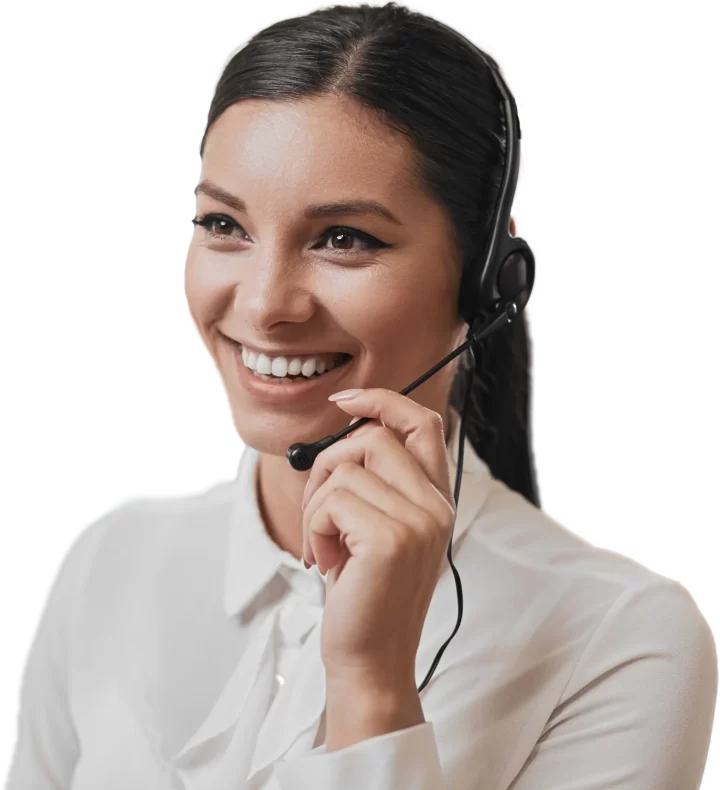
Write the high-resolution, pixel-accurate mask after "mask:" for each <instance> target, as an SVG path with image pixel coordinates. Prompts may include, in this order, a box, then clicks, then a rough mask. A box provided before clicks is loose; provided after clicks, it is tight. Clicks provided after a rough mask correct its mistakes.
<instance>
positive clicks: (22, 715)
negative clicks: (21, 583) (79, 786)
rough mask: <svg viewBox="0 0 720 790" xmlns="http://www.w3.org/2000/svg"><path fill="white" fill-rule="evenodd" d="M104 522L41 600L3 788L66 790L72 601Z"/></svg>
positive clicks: (72, 744)
mask: <svg viewBox="0 0 720 790" xmlns="http://www.w3.org/2000/svg"><path fill="white" fill-rule="evenodd" d="M104 522H105V519H101V520H99V521H97V522H94V523H93V524H91V525H90V526H88V527H86V529H85V530H83V531H82V532H81V533H80V535H79V536H78V537H77V538H76V539H75V542H74V543H73V544H72V546H71V547H70V549H69V550H68V552H67V553H66V555H65V558H64V559H63V561H62V563H61V565H60V568H59V570H58V572H57V573H56V575H55V579H54V581H53V583H52V585H51V588H50V592H49V594H48V596H47V598H46V601H45V607H44V609H43V611H42V614H41V617H40V621H39V624H38V626H37V628H36V630H35V635H34V638H33V641H32V644H31V646H30V650H29V654H28V658H27V661H26V664H25V669H24V673H23V677H22V683H21V689H20V709H19V714H18V718H17V739H16V744H15V750H14V753H13V758H12V761H11V765H10V773H9V776H8V781H7V785H6V790H28V788H32V789H33V790H67V788H69V787H70V786H71V782H72V775H73V772H74V769H75V763H76V761H77V759H78V754H79V748H78V741H77V737H76V733H75V728H74V726H73V721H72V716H71V714H70V708H69V704H68V698H69V694H68V679H69V670H70V648H71V635H72V626H73V617H74V614H75V612H76V607H75V603H76V601H77V596H78V592H79V590H80V588H81V585H82V583H83V581H84V579H85V576H86V573H87V569H88V567H89V565H90V562H91V558H92V555H93V553H94V549H95V546H96V543H97V541H98V539H99V537H100V531H101V528H102V527H103V525H104Z"/></svg>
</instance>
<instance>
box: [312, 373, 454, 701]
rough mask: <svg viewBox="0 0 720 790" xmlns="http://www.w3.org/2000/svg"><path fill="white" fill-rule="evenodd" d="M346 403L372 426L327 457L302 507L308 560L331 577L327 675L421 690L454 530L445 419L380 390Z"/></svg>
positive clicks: (322, 456) (326, 619)
mask: <svg viewBox="0 0 720 790" xmlns="http://www.w3.org/2000/svg"><path fill="white" fill-rule="evenodd" d="M337 405H338V406H339V407H340V408H341V409H343V410H344V411H346V412H348V413H349V414H352V415H353V416H354V417H357V418H360V417H369V418H371V421H370V422H369V423H367V424H366V425H363V426H362V427H361V428H358V429H357V430H356V431H355V432H353V433H352V434H350V435H348V436H347V437H346V438H345V439H343V440H341V441H339V442H337V443H335V444H334V445H332V446H331V447H329V448H328V449H327V450H323V452H322V453H320V455H318V457H317V459H316V461H315V464H314V465H313V467H312V470H311V472H310V476H309V478H308V484H307V487H306V490H305V497H304V500H303V507H304V513H303V554H304V556H305V558H306V560H307V561H308V562H309V563H310V564H314V563H315V562H316V561H317V564H318V568H319V570H320V572H321V573H325V572H326V571H328V577H327V590H326V602H325V613H324V618H323V626H322V628H323V631H322V657H323V662H324V664H325V668H326V673H327V676H328V680H329V681H331V680H337V681H338V684H339V685H342V684H343V683H346V681H348V679H351V678H352V679H358V678H362V679H365V678H369V679H371V682H370V684H368V685H377V684H378V683H380V684H382V685H383V686H384V687H386V688H391V687H393V685H397V684H400V685H401V686H402V687H403V688H404V689H405V688H407V687H408V679H409V680H410V682H411V683H412V684H413V687H414V678H415V657H416V654H417V649H418V645H419V643H420V636H421V634H422V627H423V623H424V622H425V616H426V614H427V610H428V608H429V606H430V601H431V599H432V595H433V592H434V590H435V586H436V583H437V579H438V574H439V570H440V567H441V564H442V562H443V560H444V557H445V555H446V552H447V546H448V543H449V541H450V537H451V534H452V528H453V524H454V522H455V506H454V500H453V496H452V493H451V484H450V471H449V466H448V457H447V450H446V446H445V438H444V434H443V423H442V418H441V416H440V415H439V414H438V413H436V412H433V411H431V410H429V409H427V408H425V407H424V406H421V405H420V404H418V403H415V402H414V401H412V400H410V399H409V398H407V397H406V396H404V395H400V394H399V393H396V392H392V391H390V390H386V389H379V388H375V389H366V390H362V391H361V392H360V394H358V395H356V396H355V397H354V398H351V399H349V400H339V401H337ZM346 685H347V683H346Z"/></svg>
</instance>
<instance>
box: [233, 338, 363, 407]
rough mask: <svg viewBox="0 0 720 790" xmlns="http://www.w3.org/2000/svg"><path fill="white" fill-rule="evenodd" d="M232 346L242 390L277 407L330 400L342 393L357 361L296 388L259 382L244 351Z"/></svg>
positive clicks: (271, 382) (352, 358) (289, 385)
mask: <svg viewBox="0 0 720 790" xmlns="http://www.w3.org/2000/svg"><path fill="white" fill-rule="evenodd" d="M232 346H233V348H232V352H233V356H234V358H235V364H236V365H237V368H238V378H239V380H240V384H241V385H242V387H243V388H244V389H245V390H246V391H247V392H249V393H250V394H251V395H252V396H253V397H254V398H256V399H257V400H259V401H262V402H263V403H268V404H271V405H275V406H284V405H292V404H294V403H298V402H299V401H302V400H303V399H304V398H308V397H311V396H317V395H319V394H320V393H322V394H324V395H325V397H326V398H327V396H328V395H330V394H332V393H333V392H338V391H339V390H340V389H342V387H339V386H338V382H339V381H340V380H341V379H342V378H343V377H344V376H345V374H346V373H347V371H348V370H349V369H350V368H351V367H352V365H353V362H354V361H355V359H354V357H351V358H350V359H349V360H348V361H347V362H345V364H343V365H340V366H339V367H336V368H333V369H332V370H331V371H329V372H328V373H323V375H322V376H317V377H314V378H310V379H308V380H307V381H301V382H297V381H296V382H293V383H292V384H286V383H283V382H281V381H278V382H275V381H268V380H266V379H261V378H258V377H257V376H256V375H255V374H254V373H253V372H252V371H251V370H250V368H247V367H245V364H244V363H243V361H242V347H241V346H239V345H236V344H235V343H233V344H232Z"/></svg>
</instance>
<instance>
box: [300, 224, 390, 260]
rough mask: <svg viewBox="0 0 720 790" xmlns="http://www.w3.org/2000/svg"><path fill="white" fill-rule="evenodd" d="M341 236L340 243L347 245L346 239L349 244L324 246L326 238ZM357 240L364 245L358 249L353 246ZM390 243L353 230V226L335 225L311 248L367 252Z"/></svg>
mask: <svg viewBox="0 0 720 790" xmlns="http://www.w3.org/2000/svg"><path fill="white" fill-rule="evenodd" d="M338 237H339V238H341V239H342V242H341V243H342V244H343V245H347V243H348V241H349V242H350V246H349V247H348V246H342V247H332V248H328V247H325V246H324V244H326V243H327V241H328V240H330V239H334V238H338ZM355 240H357V241H359V242H361V243H362V244H364V245H365V246H364V247H360V248H359V249H357V248H355V247H353V242H354V241H355ZM390 246H391V245H390V244H386V243H385V242H384V241H380V239H376V238H375V237H374V236H370V234H368V233H363V232H362V231H359V230H354V229H353V228H345V227H342V226H337V227H333V228H328V230H326V231H325V233H324V234H323V237H322V238H321V239H320V246H318V247H314V248H313V249H330V250H331V251H334V252H339V253H341V254H348V253H349V254H351V255H353V254H355V253H358V252H367V250H378V249H383V248H385V247H390Z"/></svg>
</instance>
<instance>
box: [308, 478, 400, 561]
mask: <svg viewBox="0 0 720 790" xmlns="http://www.w3.org/2000/svg"><path fill="white" fill-rule="evenodd" d="M341 534H344V535H345V541H344V547H343V545H342V544H341V543H340V540H339V538H340V535H341ZM308 537H309V540H310V545H311V546H312V550H313V553H314V554H315V557H316V559H317V565H318V570H319V571H320V572H321V573H323V574H324V573H325V572H326V571H327V570H328V569H329V568H332V567H334V566H335V565H337V564H338V563H339V561H340V559H341V557H342V554H343V551H344V550H347V551H348V552H349V553H350V555H352V556H353V557H356V558H358V559H363V558H365V559H366V558H367V557H368V556H371V555H372V556H376V557H378V556H382V557H391V556H393V554H394V553H395V552H397V551H398V550H399V546H400V545H401V544H403V545H405V544H407V545H409V544H410V542H409V541H404V540H403V537H402V536H401V534H400V530H399V529H398V526H397V523H396V522H395V521H393V520H392V519H390V518H388V517H387V516H386V515H385V514H384V513H382V512H381V511H379V510H378V509H377V508H375V507H374V506H373V505H371V504H370V503H369V502H367V501H366V500H365V499H361V498H360V497H358V496H357V495H356V494H354V493H352V492H351V491H348V490H347V489H344V488H336V489H334V490H333V491H332V492H330V494H329V496H327V497H326V498H325V500H324V502H323V504H322V506H321V507H319V508H318V509H317V510H315V511H314V513H313V515H312V519H311V520H310V521H309V523H308Z"/></svg>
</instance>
